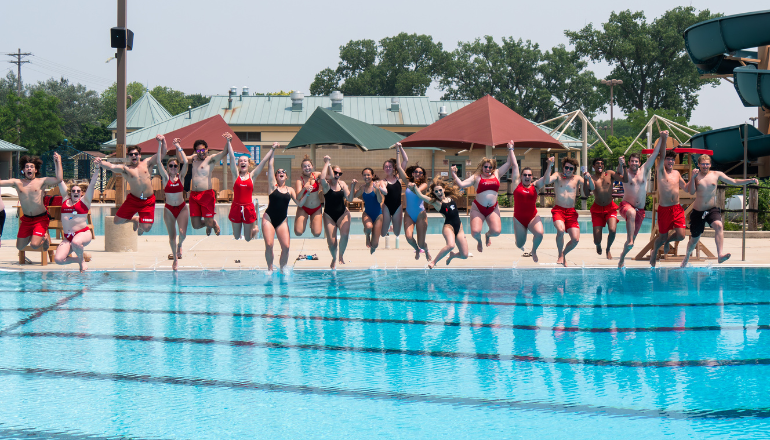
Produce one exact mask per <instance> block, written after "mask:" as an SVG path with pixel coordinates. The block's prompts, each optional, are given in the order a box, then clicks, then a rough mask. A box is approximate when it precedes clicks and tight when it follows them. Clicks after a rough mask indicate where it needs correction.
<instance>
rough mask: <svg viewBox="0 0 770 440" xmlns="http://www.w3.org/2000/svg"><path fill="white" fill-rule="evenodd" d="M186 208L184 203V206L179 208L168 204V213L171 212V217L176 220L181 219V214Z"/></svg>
mask: <svg viewBox="0 0 770 440" xmlns="http://www.w3.org/2000/svg"><path fill="white" fill-rule="evenodd" d="M185 206H187V204H186V203H185V202H182V204H180V205H177V206H174V205H169V204H168V203H166V209H168V212H170V213H171V215H173V216H174V218H177V217H179V214H180V213H181V212H182V210H183V209H184V207H185Z"/></svg>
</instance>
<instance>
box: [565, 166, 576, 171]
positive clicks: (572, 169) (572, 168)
mask: <svg viewBox="0 0 770 440" xmlns="http://www.w3.org/2000/svg"><path fill="white" fill-rule="evenodd" d="M564 171H575V167H564Z"/></svg>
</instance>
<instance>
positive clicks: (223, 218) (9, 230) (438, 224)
mask: <svg viewBox="0 0 770 440" xmlns="http://www.w3.org/2000/svg"><path fill="white" fill-rule="evenodd" d="M8 212H9V215H8V218H7V219H6V222H5V229H4V230H3V235H2V239H3V240H11V239H14V240H15V239H16V233H17V232H18V230H19V220H18V219H17V218H16V211H15V210H9V211H8ZM291 212H294V211H293V210H292V211H291ZM229 213H230V206H229V205H228V206H225V205H217V207H216V214H215V217H214V218H216V220H217V222H218V223H219V225H220V226H221V228H222V231H221V233H222V234H224V235H231V234H232V233H233V228H232V225H231V223H230V220H228V219H227V216H228V214H229ZM108 215H110V208H108V207H105V206H98V205H94V206H92V207H91V217H92V220H93V222H94V230H95V232H96V235H104V217H105V216H108ZM460 220H461V221H462V223H463V228H464V230H465V232H466V233H470V223H469V222H470V219H469V217H468V216H466V215H461V216H460ZM501 220H502V233H503V234H513V215H512V214H511V213H503V218H502V219H501ZM579 221H580V232H581V233H582V234H590V233H591V232H592V231H593V227H592V226H591V219H590V218H588V217H585V218H580V219H579ZM443 225H444V218H443V217H438V216H433V217H429V218H428V234H441V229H442V228H443ZM543 226H544V229H545V233H546V234H555V233H556V228H555V227H554V226H553V222H552V221H551V218H550V217H548V218H544V219H543ZM650 226H651V222H650V219H645V220H644V223H642V229H641V230H640V231H639V232H640V233H649V232H650V229H651V227H650ZM260 227H261V224H260ZM289 228H290V230H291V231H292V236H294V216H293V215H292V216H289ZM487 229H488V228H487V226H486V224H484V228H483V230H482V232H486V231H487ZM605 231H606V228H605ZM617 232H618V233H620V234H625V233H626V222H624V221H623V222H620V223H618V227H617ZM205 233H206V229H205V228H202V229H198V230H196V229H193V228H192V226H189V225H188V228H187V234H188V235H204V234H205ZM350 233H351V234H352V235H363V233H364V227H363V225H362V223H361V219H360V218H353V223H352V224H351V227H350ZM402 233H403V231H402ZM147 234H149V235H166V234H167V232H166V225H165V223H164V221H163V208H162V207H160V206H159V207H157V208H156V210H155V223H154V224H153V225H152V229H150V232H148V233H147ZM302 238H314V237H313V234H312V233H311V232H310V229H309V228H308V229H307V230H305V233H304V234H302Z"/></svg>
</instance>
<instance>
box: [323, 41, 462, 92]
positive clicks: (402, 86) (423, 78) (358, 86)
mask: <svg viewBox="0 0 770 440" xmlns="http://www.w3.org/2000/svg"><path fill="white" fill-rule="evenodd" d="M446 59H447V55H446V53H445V52H444V50H443V47H442V45H441V43H435V42H434V41H433V37H430V36H428V35H417V34H407V33H405V32H402V33H400V34H398V35H396V36H395V37H387V38H383V39H382V40H380V42H379V44H378V43H376V42H375V41H374V40H351V41H349V42H348V43H347V44H345V45H344V46H340V61H339V64H338V65H337V69H336V70H332V69H331V68H326V69H323V70H321V71H320V72H319V73H317V74H316V76H315V79H314V80H313V82H312V84H311V85H310V93H311V94H313V95H328V94H330V93H331V92H333V91H335V90H339V91H341V92H342V93H344V94H346V95H353V96H361V95H370V96H388V95H403V96H422V95H424V94H425V92H426V91H427V90H428V87H429V86H430V83H431V81H433V80H434V79H437V78H438V75H439V73H440V72H441V70H442V67H443V64H444V63H445V62H446Z"/></svg>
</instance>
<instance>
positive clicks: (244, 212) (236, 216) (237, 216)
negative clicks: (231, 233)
mask: <svg viewBox="0 0 770 440" xmlns="http://www.w3.org/2000/svg"><path fill="white" fill-rule="evenodd" d="M228 218H229V219H230V221H231V222H233V223H254V222H255V221H257V210H256V209H254V204H253V203H248V204H243V205H241V204H239V203H233V204H232V205H230V215H229V216H228Z"/></svg>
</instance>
